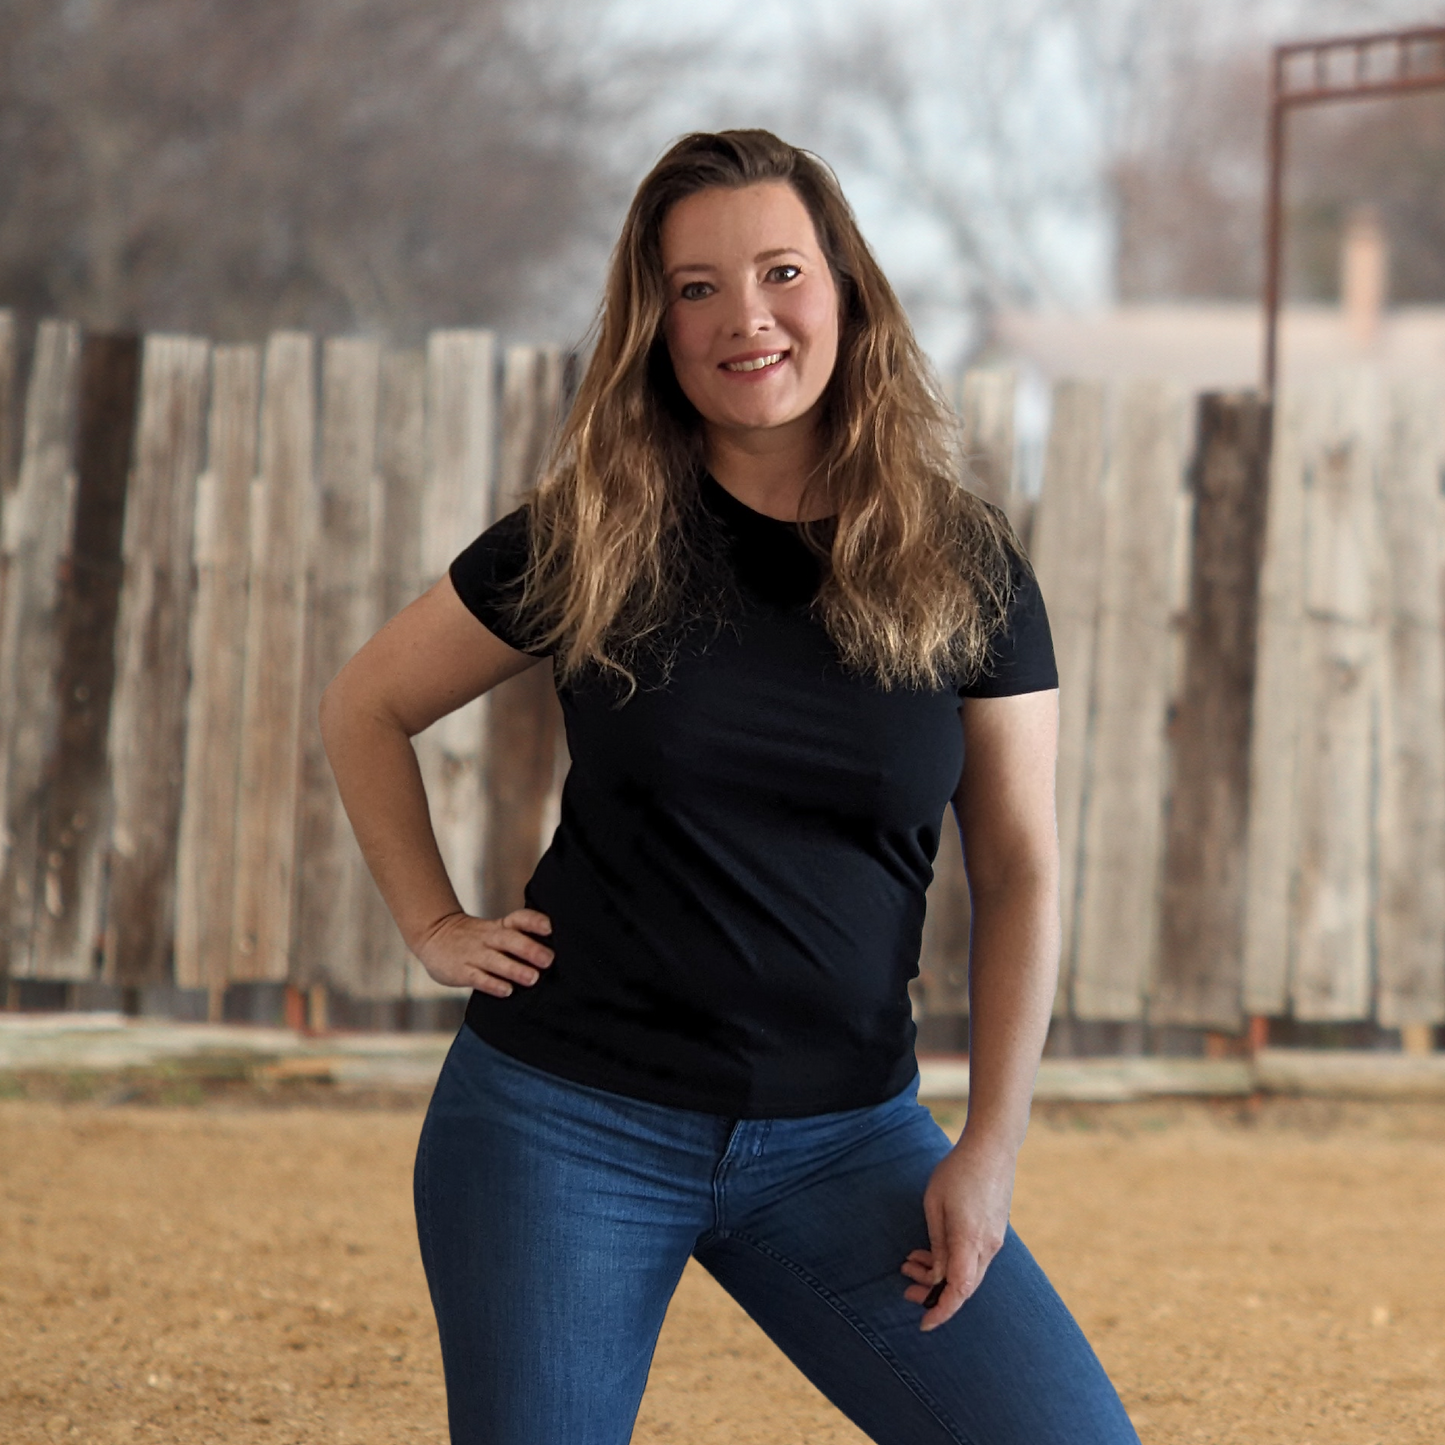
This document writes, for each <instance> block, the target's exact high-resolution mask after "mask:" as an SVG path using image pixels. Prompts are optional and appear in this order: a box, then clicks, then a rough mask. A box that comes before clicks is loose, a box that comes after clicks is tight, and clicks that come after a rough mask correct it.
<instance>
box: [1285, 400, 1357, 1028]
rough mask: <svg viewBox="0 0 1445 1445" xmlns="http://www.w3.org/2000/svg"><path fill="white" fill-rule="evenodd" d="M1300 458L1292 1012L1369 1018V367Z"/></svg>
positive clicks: (1333, 405)
mask: <svg viewBox="0 0 1445 1445" xmlns="http://www.w3.org/2000/svg"><path fill="white" fill-rule="evenodd" d="M1325 396H1326V408H1325V409H1324V410H1323V411H1322V412H1321V413H1320V414H1319V416H1318V419H1319V420H1320V421H1321V422H1322V423H1323V425H1322V426H1321V428H1320V430H1318V431H1317V432H1316V433H1315V434H1314V435H1313V436H1312V437H1311V438H1310V443H1311V445H1310V447H1309V452H1308V454H1307V455H1308V464H1307V466H1306V467H1305V470H1304V475H1303V481H1304V497H1303V503H1304V506H1303V521H1304V572H1303V579H1302V580H1303V589H1304V623H1303V629H1302V637H1301V643H1302V647H1301V665H1302V668H1303V680H1304V694H1305V697H1306V698H1307V700H1308V701H1307V705H1306V710H1305V712H1304V714H1303V716H1302V717H1301V720H1300V728H1299V734H1298V736H1299V743H1298V748H1299V751H1298V755H1297V764H1296V769H1297V770H1296V774H1295V780H1296V781H1295V786H1296V795H1295V807H1296V810H1297V811H1296V819H1297V825H1296V828H1297V831H1296V834H1295V849H1294V878H1293V889H1292V895H1293V905H1294V906H1293V917H1292V932H1293V976H1292V980H1291V984H1292V987H1291V995H1292V1000H1291V1001H1292V1003H1293V1008H1294V1014H1295V1017H1296V1018H1300V1019H1306V1020H1308V1019H1347V1018H1365V1017H1368V1015H1369V1012H1370V1004H1371V997H1370V995H1371V979H1370V972H1371V970H1370V905H1371V887H1370V870H1371V854H1372V852H1373V847H1374V842H1373V838H1372V832H1373V828H1372V824H1373V813H1374V807H1373V801H1374V800H1373V796H1372V794H1373V791H1374V790H1373V773H1374V766H1375V756H1374V744H1375V721H1376V716H1375V715H1376V712H1377V708H1378V697H1379V692H1378V690H1379V646H1378V641H1379V639H1378V634H1377V629H1376V625H1375V617H1374V593H1375V577H1374V571H1375V565H1376V550H1375V549H1376V545H1377V534H1376V519H1375V508H1374V501H1375V498H1374V477H1373V474H1372V473H1373V467H1372V463H1373V460H1374V459H1373V456H1372V451H1373V442H1374V436H1373V427H1374V420H1375V417H1374V412H1375V397H1374V387H1373V386H1372V385H1371V384H1370V379H1369V378H1367V377H1365V376H1362V375H1358V374H1356V375H1351V376H1341V377H1339V378H1337V379H1335V380H1334V381H1333V384H1330V385H1328V386H1327V387H1326V388H1325Z"/></svg>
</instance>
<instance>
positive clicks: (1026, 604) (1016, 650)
mask: <svg viewBox="0 0 1445 1445" xmlns="http://www.w3.org/2000/svg"><path fill="white" fill-rule="evenodd" d="M1058 685H1059V670H1058V668H1057V666H1055V663H1054V640H1053V636H1052V634H1051V633H1050V632H1049V615H1048V613H1047V612H1046V611H1045V610H1044V596H1043V593H1042V592H1040V591H1039V583H1038V578H1037V577H1035V576H1034V574H1033V569H1032V568H1030V567H1025V566H1022V565H1016V566H1015V567H1014V573H1013V595H1012V596H1011V597H1010V598H1009V608H1008V616H1007V617H1006V618H1005V619H1004V625H1003V626H1002V627H1001V628H1000V629H999V630H998V632H997V633H996V634H995V635H994V638H993V641H992V642H990V644H989V649H988V659H987V661H986V662H985V663H984V665H983V668H982V669H981V670H980V671H979V672H978V673H976V674H975V675H974V676H972V677H970V678H969V679H968V681H966V682H965V683H964V684H963V685H962V686H961V687H960V688H959V689H958V693H959V696H960V697H1016V696H1018V694H1020V693H1025V692H1046V691H1048V690H1049V689H1050V688H1055V687H1057V686H1058Z"/></svg>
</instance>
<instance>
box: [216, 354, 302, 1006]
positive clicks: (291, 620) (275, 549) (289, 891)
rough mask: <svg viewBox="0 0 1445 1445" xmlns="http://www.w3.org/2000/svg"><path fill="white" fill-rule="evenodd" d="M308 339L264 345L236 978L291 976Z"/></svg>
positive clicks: (245, 689)
mask: <svg viewBox="0 0 1445 1445" xmlns="http://www.w3.org/2000/svg"><path fill="white" fill-rule="evenodd" d="M315 392H316V384H315V343H314V341H313V339H312V338H311V337H310V336H309V335H306V334H305V333H303V332H279V333H277V334H276V335H275V336H273V337H271V339H270V341H268V342H267V344H266V358H265V370H264V373H263V378H262V391H261V446H260V452H261V461H260V471H259V472H258V474H257V477H256V484H255V487H254V489H253V491H252V495H251V549H250V592H249V597H248V601H247V616H246V666H245V673H244V680H243V682H242V690H241V699H242V700H241V764H240V781H239V784H238V809H237V818H236V882H235V902H234V905H233V908H234V914H233V930H234V935H235V945H234V948H233V970H234V977H235V978H237V979H246V980H269V981H271V982H277V983H279V982H282V981H284V980H285V978H286V976H287V970H288V967H289V952H290V943H291V921H292V902H293V898H294V891H295V863H296V801H297V792H298V789H299V785H300V758H299V738H300V726H301V681H302V678H301V669H302V660H303V653H304V647H303V644H304V635H305V616H306V555H307V537H308V535H309V531H310V527H311V524H312V519H313V510H314V498H313V487H314V480H313V467H314V452H315V430H316V397H315Z"/></svg>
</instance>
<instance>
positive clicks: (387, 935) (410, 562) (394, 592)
mask: <svg viewBox="0 0 1445 1445" xmlns="http://www.w3.org/2000/svg"><path fill="white" fill-rule="evenodd" d="M376 448H377V453H376V457H377V476H378V479H379V483H380V488H381V517H382V520H381V548H380V567H381V577H380V582H379V596H378V599H377V601H378V610H377V617H378V620H379V621H382V620H385V619H386V618H388V617H392V616H394V615H395V614H396V613H398V612H400V611H401V609H402V608H403V607H405V606H406V605H407V604H408V603H409V602H411V601H413V600H414V599H415V598H416V597H418V596H420V595H421V593H422V592H423V591H425V589H426V582H425V580H424V576H423V572H422V565H421V506H422V496H423V492H424V489H425V481H426V358H425V357H424V356H423V355H422V353H421V352H418V351H400V352H384V353H383V354H382V358H381V377H380V391H379V401H378V416H377V438H376ZM357 886H358V889H359V894H360V896H359V898H358V900H357V908H358V911H359V913H360V916H361V937H360V945H361V957H360V959H359V961H358V963H357V967H356V970H355V972H354V974H353V976H352V978H351V979H350V981H349V982H348V984H347V988H348V991H349V992H350V993H351V994H352V995H353V996H355V997H358V998H399V997H401V996H402V995H403V994H404V993H405V992H406V986H407V969H408V954H407V949H406V944H405V943H404V942H403V941H402V937H401V934H400V932H399V931H398V930H397V927H396V923H395V922H394V921H393V919H392V916H391V914H390V912H389V911H388V910H387V907H386V904H385V902H384V901H383V900H382V897H381V894H380V893H379V892H378V891H377V888H376V884H375V883H374V882H372V879H371V875H370V873H367V874H366V875H365V876H364V877H363V878H362V879H361V881H360V882H359V883H358V885H357Z"/></svg>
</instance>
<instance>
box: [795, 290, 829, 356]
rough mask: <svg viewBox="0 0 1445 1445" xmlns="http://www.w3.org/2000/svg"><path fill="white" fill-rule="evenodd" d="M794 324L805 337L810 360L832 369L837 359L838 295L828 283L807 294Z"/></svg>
mask: <svg viewBox="0 0 1445 1445" xmlns="http://www.w3.org/2000/svg"><path fill="white" fill-rule="evenodd" d="M797 324H798V327H799V329H800V331H801V332H802V334H803V335H804V336H806V337H807V339H808V352H809V363H810V366H813V367H821V368H824V369H825V370H826V371H827V372H829V373H831V372H832V370H833V363H834V362H835V361H836V360H837V359H838V297H837V295H836V293H835V292H834V291H833V290H832V288H831V287H829V288H827V289H824V288H822V287H819V288H818V290H817V291H815V292H813V293H812V294H810V295H809V296H808V297H807V298H806V301H805V305H804V306H803V308H802V309H801V310H800V311H799V313H798V319H797Z"/></svg>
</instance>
